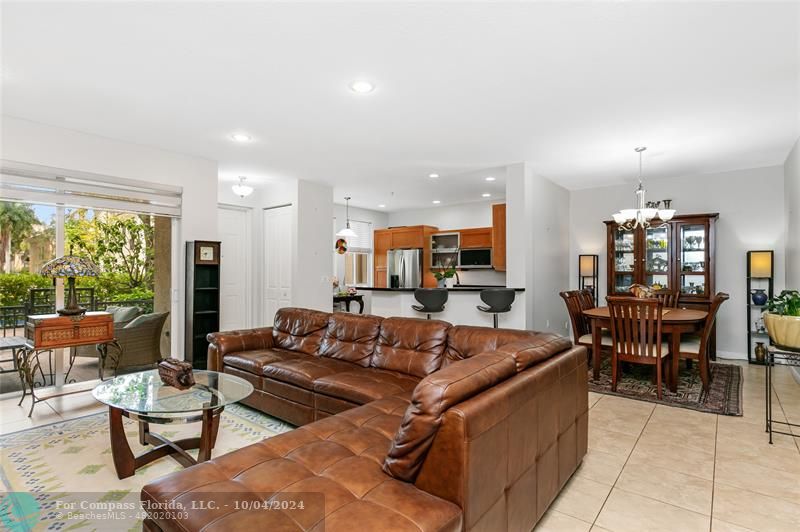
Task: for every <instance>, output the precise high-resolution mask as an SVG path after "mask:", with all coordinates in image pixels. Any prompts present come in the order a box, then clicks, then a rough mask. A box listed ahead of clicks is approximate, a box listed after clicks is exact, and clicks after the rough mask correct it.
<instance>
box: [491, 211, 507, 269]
mask: <svg viewBox="0 0 800 532" xmlns="http://www.w3.org/2000/svg"><path fill="white" fill-rule="evenodd" d="M492 265H493V266H494V269H495V270H497V271H499V272H504V271H506V204H505V203H497V204H495V205H492Z"/></svg>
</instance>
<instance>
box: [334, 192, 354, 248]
mask: <svg viewBox="0 0 800 532" xmlns="http://www.w3.org/2000/svg"><path fill="white" fill-rule="evenodd" d="M344 201H345V209H346V213H347V225H346V226H345V227H344V228H343V229H341V230H340V231H339V232H338V233H336V236H338V237H339V238H356V237H358V235H357V234H356V232H355V231H353V230H352V229H350V196H346V197H345V198H344Z"/></svg>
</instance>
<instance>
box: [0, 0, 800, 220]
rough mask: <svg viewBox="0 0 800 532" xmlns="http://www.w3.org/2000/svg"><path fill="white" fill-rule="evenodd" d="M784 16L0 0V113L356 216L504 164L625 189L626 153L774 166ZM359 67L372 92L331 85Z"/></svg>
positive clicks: (718, 6) (787, 51) (792, 89)
mask: <svg viewBox="0 0 800 532" xmlns="http://www.w3.org/2000/svg"><path fill="white" fill-rule="evenodd" d="M799 10H800V7H798V4H797V3H771V4H767V3H727V4H723V3H700V2H695V3H660V4H657V3H633V2H615V3H584V4H579V3H538V4H532V3H527V4H526V3H503V4H501V3H438V2H437V3H428V4H422V5H420V4H408V3H384V2H373V3H360V4H356V3H351V4H340V3H331V2H326V3H322V4H309V3H294V4H268V3H237V4H231V3H227V4H226V3H171V4H164V3H159V4H156V3H144V2H129V3H116V2H107V3H99V2H86V3H81V4H69V3H63V2H60V3H56V4H45V3H39V2H28V3H9V2H4V3H3V5H2V63H3V65H2V66H3V69H2V76H3V77H2V88H3V95H2V105H3V112H4V113H5V114H9V115H14V116H19V117H23V118H27V119H31V120H36V121H40V122H43V123H48V124H53V125H57V126H62V127H67V128H71V129H76V130H81V131H86V132H90V133H95V134H99V135H104V136H108V137H112V138H117V139H121V140H127V141H131V142H137V143H142V144H148V145H152V146H158V147H161V148H165V149H169V150H175V151H179V152H184V153H190V154H195V155H199V156H203V157H207V158H211V159H215V160H218V161H219V165H220V178H221V179H223V180H229V181H231V182H233V181H234V180H235V179H236V176H238V175H247V176H248V177H249V179H250V180H251V181H254V182H256V183H258V182H260V181H261V182H263V181H266V180H271V179H279V178H284V177H294V178H302V179H310V180H314V181H320V182H327V183H330V184H332V185H334V187H335V191H334V195H335V197H336V198H339V197H341V196H345V195H350V196H352V197H353V201H352V204H353V205H356V206H360V207H367V208H375V206H376V205H377V204H379V203H385V204H387V210H393V209H400V208H410V207H424V206H430V201H431V200H433V199H442V200H444V199H445V198H443V197H441V198H435V197H434V196H441V195H443V194H445V193H446V192H449V193H451V195H456V194H457V195H462V194H463V196H464V197H465V198H467V199H469V198H476V199H480V198H479V196H480V193H481V192H483V189H484V188H485V183H484V182H481V180H480V179H476V177H479V175H476V174H473V173H472V172H477V171H478V170H479V169H482V168H493V167H497V166H501V165H505V164H509V163H514V162H519V161H530V162H531V163H532V164H533V166H534V168H535V169H536V171H537V172H538V173H540V174H542V175H544V176H546V177H549V178H550V179H552V180H554V181H556V182H557V183H560V184H562V185H563V186H566V187H568V188H584V187H591V186H597V185H604V184H614V183H620V182H623V181H629V180H632V179H633V178H634V176H635V172H636V156H635V154H634V152H633V148H634V147H635V146H638V145H647V146H649V148H650V149H649V150H648V151H647V156H646V159H645V175H647V176H649V177H669V176H677V175H687V174H695V173H705V172H713V171H722V170H729V169H735V168H745V167H757V166H766V165H773V164H781V163H782V162H783V160H784V159H785V157H786V155H787V153H788V151H789V149H790V147H791V145H792V144H793V142H794V141H795V139H796V138H797V135H798V118H799V117H800V115H799V114H798V110H799V108H798V93H799V91H798V89H799V87H798V26H800V14H799ZM360 77H363V78H367V79H369V80H371V81H373V82H374V83H375V84H376V85H377V89H376V90H375V91H374V92H373V93H371V94H368V95H357V94H354V93H352V92H350V91H349V90H348V83H349V82H351V81H352V80H354V79H356V78H360ZM234 131H246V132H247V133H249V134H251V135H252V136H253V137H254V142H252V143H250V144H235V143H233V142H231V141H230V140H229V139H228V135H229V134H230V133H232V132H234ZM430 172H437V173H439V174H441V175H442V176H443V178H440V181H439V182H438V183H437V182H433V180H430V179H428V178H427V177H426V176H427V175H428V174H429V173H430ZM462 174H463V175H465V176H472V177H471V178H469V177H463V176H462V177H460V178H455V177H452V176H457V175H462ZM478 174H480V172H478ZM448 176H449V177H450V179H444V178H445V177H448ZM445 183H450V184H451V185H450V186H449V187H448V188H447V190H444V189H443V188H442V187H444V186H445ZM452 183H457V184H456V185H452ZM391 192H394V193H395V195H394V196H391ZM476 196H477V197H476Z"/></svg>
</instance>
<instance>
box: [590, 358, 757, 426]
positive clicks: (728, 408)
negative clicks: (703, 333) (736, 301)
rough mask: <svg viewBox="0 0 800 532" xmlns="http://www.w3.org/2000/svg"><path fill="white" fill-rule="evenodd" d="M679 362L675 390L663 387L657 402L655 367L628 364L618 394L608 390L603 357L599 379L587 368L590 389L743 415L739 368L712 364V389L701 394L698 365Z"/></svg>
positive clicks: (608, 372)
mask: <svg viewBox="0 0 800 532" xmlns="http://www.w3.org/2000/svg"><path fill="white" fill-rule="evenodd" d="M683 364H684V363H683V362H681V370H680V374H679V377H678V391H677V392H676V393H672V392H670V391H669V388H668V387H667V386H666V382H665V383H663V384H662V399H661V400H660V401H659V399H658V396H657V393H656V385H655V384H654V383H653V380H652V379H653V372H654V371H655V369H654V368H652V367H648V366H644V365H641V364H627V365H625V366H624V369H623V370H622V373H621V377H620V378H619V380H618V382H617V391H616V392H612V391H611V360H610V358H609V357H603V360H602V363H601V365H600V379H599V380H597V381H595V380H594V379H593V378H592V370H591V368H589V390H591V391H593V392H597V393H603V394H608V395H618V396H620V397H627V398H629V399H637V400H639V401H649V402H651V403H660V404H663V405H669V406H678V407H681V408H688V409H691V410H697V411H699V412H709V413H712V414H721V415H725V416H741V415H742V368H740V367H739V366H736V365H734V364H721V363H718V362H712V363H711V386H710V387H709V390H708V392H707V393H703V383H702V381H701V380H700V374H699V372H698V370H697V364H696V363H695V364H693V365H692V369H691V370H688V369H686V368H685V367H684V366H683Z"/></svg>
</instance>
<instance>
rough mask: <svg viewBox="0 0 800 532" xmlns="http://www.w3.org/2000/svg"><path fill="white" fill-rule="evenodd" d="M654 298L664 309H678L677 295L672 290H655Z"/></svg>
mask: <svg viewBox="0 0 800 532" xmlns="http://www.w3.org/2000/svg"><path fill="white" fill-rule="evenodd" d="M655 296H656V299H658V300H659V301H661V305H662V306H663V307H664V308H678V294H676V293H675V292H674V291H673V290H657V291H656V293H655Z"/></svg>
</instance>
